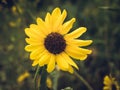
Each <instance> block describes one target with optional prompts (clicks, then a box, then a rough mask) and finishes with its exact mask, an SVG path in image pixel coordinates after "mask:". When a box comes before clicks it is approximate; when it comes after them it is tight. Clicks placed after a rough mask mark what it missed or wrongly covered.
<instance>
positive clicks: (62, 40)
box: [25, 8, 92, 73]
mask: <svg viewBox="0 0 120 90" xmlns="http://www.w3.org/2000/svg"><path fill="white" fill-rule="evenodd" d="M66 16H67V12H66V10H63V12H61V10H60V9H59V8H55V9H54V10H53V12H52V14H50V13H47V14H46V17H45V21H43V20H42V19H41V18H37V20H36V21H37V24H31V25H30V27H29V28H25V33H26V35H27V36H28V38H26V39H25V40H26V42H27V43H28V44H29V45H27V46H26V47H25V50H26V51H28V52H31V53H30V59H31V60H33V63H32V66H36V65H39V66H40V67H41V66H44V65H46V66H47V72H52V71H53V70H54V69H55V66H56V65H58V67H59V68H60V69H61V70H63V71H69V72H71V73H73V68H72V66H73V67H75V68H77V69H78V66H77V65H76V63H74V61H73V60H72V59H71V57H72V58H74V59H77V60H85V59H86V58H87V55H88V54H91V52H92V51H91V50H88V49H84V48H81V47H82V46H88V45H90V44H91V43H92V40H80V39H78V37H79V36H81V35H82V34H83V33H84V32H86V28H85V27H79V28H78V29H76V30H74V31H73V32H70V33H69V31H70V30H71V28H72V26H73V23H74V22H75V18H72V19H71V20H69V21H67V22H65V23H63V22H64V20H65V18H66Z"/></svg>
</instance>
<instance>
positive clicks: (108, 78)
mask: <svg viewBox="0 0 120 90" xmlns="http://www.w3.org/2000/svg"><path fill="white" fill-rule="evenodd" d="M103 83H104V84H105V85H111V84H112V81H111V79H110V77H109V76H108V75H107V76H105V78H104V82H103Z"/></svg>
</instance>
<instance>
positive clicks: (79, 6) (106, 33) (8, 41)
mask: <svg viewBox="0 0 120 90" xmlns="http://www.w3.org/2000/svg"><path fill="white" fill-rule="evenodd" d="M55 7H60V8H61V9H62V10H63V9H66V10H67V12H68V16H67V18H66V21H67V20H69V19H71V18H72V17H75V18H76V22H75V24H74V26H73V29H72V30H74V29H75V28H78V27H80V26H85V27H87V29H88V30H87V32H86V33H85V34H84V35H83V36H81V39H92V40H93V41H94V42H93V44H92V45H90V46H89V47H87V48H90V49H92V50H93V53H92V54H91V55H89V57H88V58H87V60H85V61H79V62H76V63H77V65H78V66H79V68H80V70H79V71H77V72H78V73H79V74H80V75H81V76H82V77H83V78H84V79H85V80H86V81H87V82H88V83H89V84H90V85H91V86H92V88H93V89H94V90H102V88H103V78H104V76H105V75H108V74H111V75H112V76H114V77H116V79H117V80H118V82H119V81H120V0H0V90H34V81H33V78H34V74H35V68H34V67H32V66H31V61H30V60H29V53H27V52H25V50H24V47H25V45H26V43H25V37H26V35H25V33H24V28H26V27H29V24H31V23H36V18H37V17H41V18H43V19H44V17H45V15H46V13H47V12H48V11H49V12H51V11H52V10H53V9H54V8H55ZM26 71H27V72H29V73H30V76H29V77H26V78H25V79H24V80H22V81H21V82H18V77H19V76H21V75H22V74H23V73H24V72H26ZM49 77H50V78H51V81H52V87H50V88H49V89H50V90H61V89H63V88H65V87H71V88H73V90H88V88H87V87H86V86H85V85H84V84H83V82H82V81H80V80H79V79H78V78H77V77H76V76H75V75H74V74H73V75H72V74H69V73H67V72H61V71H54V72H53V73H51V74H50V75H49Z"/></svg>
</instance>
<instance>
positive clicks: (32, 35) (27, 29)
mask: <svg viewBox="0 0 120 90" xmlns="http://www.w3.org/2000/svg"><path fill="white" fill-rule="evenodd" d="M25 33H26V35H27V36H28V37H32V38H34V39H38V36H37V35H36V34H33V32H32V31H31V30H30V28H25Z"/></svg>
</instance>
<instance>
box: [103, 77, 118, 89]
mask: <svg viewBox="0 0 120 90" xmlns="http://www.w3.org/2000/svg"><path fill="white" fill-rule="evenodd" d="M103 83H104V85H105V86H104V87H103V90H120V88H119V85H118V82H117V81H116V80H115V78H113V77H111V76H108V75H106V76H105V77H104V82H103Z"/></svg>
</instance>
